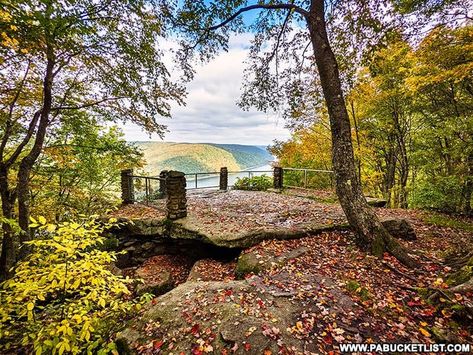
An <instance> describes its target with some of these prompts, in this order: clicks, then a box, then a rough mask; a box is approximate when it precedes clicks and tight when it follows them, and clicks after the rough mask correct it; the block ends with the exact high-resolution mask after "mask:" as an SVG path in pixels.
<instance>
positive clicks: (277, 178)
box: [273, 166, 284, 189]
mask: <svg viewBox="0 0 473 355" xmlns="http://www.w3.org/2000/svg"><path fill="white" fill-rule="evenodd" d="M283 186H284V183H283V169H282V168H281V167H280V166H275V167H274V175H273V187H274V188H275V189H282V188H283Z"/></svg>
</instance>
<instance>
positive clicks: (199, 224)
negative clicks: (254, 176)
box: [113, 190, 412, 248]
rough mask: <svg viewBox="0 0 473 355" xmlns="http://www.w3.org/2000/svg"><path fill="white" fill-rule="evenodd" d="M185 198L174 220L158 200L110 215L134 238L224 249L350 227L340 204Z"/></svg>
mask: <svg viewBox="0 0 473 355" xmlns="http://www.w3.org/2000/svg"><path fill="white" fill-rule="evenodd" d="M187 200H188V203H187V209H188V213H187V217H186V218H181V219H178V220H175V221H172V222H171V221H169V220H167V219H166V214H165V212H164V202H163V201H162V200H161V201H157V202H156V204H154V205H149V206H145V205H139V204H135V205H128V206H125V207H124V208H122V209H121V210H118V211H116V212H114V214H113V215H114V216H115V217H117V218H118V219H119V220H120V221H123V222H126V221H132V223H130V224H128V225H126V226H125V227H124V228H123V229H124V230H125V233H129V234H130V235H133V236H144V237H150V236H151V237H153V238H159V237H162V238H165V239H191V240H197V241H200V242H205V243H209V244H213V245H215V246H218V247H227V248H247V247H250V246H253V245H256V244H258V243H260V242H261V241H263V240H268V239H291V238H300V237H303V236H305V235H307V234H313V233H320V232H323V231H330V230H340V229H347V228H348V224H347V221H346V218H345V215H344V213H343V210H342V208H341V207H340V205H338V204H334V203H325V202H320V201H317V200H315V199H311V198H307V197H303V196H294V195H287V194H276V193H269V192H260V191H241V190H230V191H216V190H200V191H199V190H198V191H193V192H188V196H187ZM153 211H154V212H153ZM390 225H396V226H398V224H393V223H391V224H389V226H390ZM389 226H388V225H386V227H389ZM401 229H402V228H401ZM401 229H400V228H398V230H401ZM402 230H404V229H402ZM410 239H412V238H410Z"/></svg>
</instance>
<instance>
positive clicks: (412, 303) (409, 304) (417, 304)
mask: <svg viewBox="0 0 473 355" xmlns="http://www.w3.org/2000/svg"><path fill="white" fill-rule="evenodd" d="M407 305H408V306H409V307H413V306H420V305H422V302H419V301H409V302H407Z"/></svg>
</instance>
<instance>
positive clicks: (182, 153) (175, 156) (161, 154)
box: [134, 142, 273, 175]
mask: <svg viewBox="0 0 473 355" xmlns="http://www.w3.org/2000/svg"><path fill="white" fill-rule="evenodd" d="M134 143H135V144H136V145H137V146H138V147H140V148H141V149H142V150H143V153H144V158H145V160H146V167H145V170H146V172H148V173H150V174H153V175H156V174H158V173H159V172H160V171H162V170H178V171H182V172H184V173H194V172H214V171H219V170H220V168H221V167H223V166H226V167H227V168H228V170H229V171H238V170H246V169H250V168H256V167H259V166H263V165H267V164H269V162H270V161H272V160H273V156H272V155H271V154H269V152H268V151H267V150H266V149H265V148H264V147H262V146H254V145H244V144H216V143H172V142H134Z"/></svg>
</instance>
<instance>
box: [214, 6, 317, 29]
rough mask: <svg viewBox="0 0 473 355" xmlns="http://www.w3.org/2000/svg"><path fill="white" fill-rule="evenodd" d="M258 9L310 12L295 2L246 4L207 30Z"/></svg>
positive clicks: (305, 13) (303, 14)
mask: <svg viewBox="0 0 473 355" xmlns="http://www.w3.org/2000/svg"><path fill="white" fill-rule="evenodd" d="M257 9H266V10H281V9H286V10H293V11H294V12H297V13H299V14H301V15H302V16H304V17H307V16H308V15H309V13H308V12H307V11H306V10H304V9H303V8H301V7H299V6H297V5H294V4H258V5H250V6H245V7H242V8H241V9H240V10H238V11H237V12H235V13H234V14H233V15H231V16H230V17H229V18H227V19H226V20H225V21H223V22H221V23H219V24H217V25H214V26H211V27H209V28H208V29H207V31H215V30H216V29H218V28H220V27H223V26H225V25H227V24H228V23H230V22H232V21H233V20H234V19H236V18H237V17H238V16H240V15H241V14H243V13H245V12H248V11H251V10H257Z"/></svg>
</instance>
